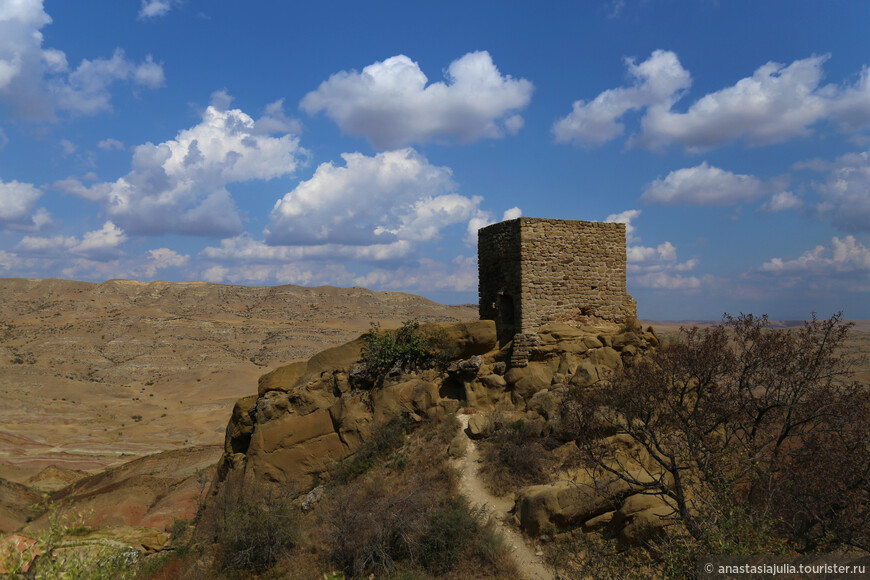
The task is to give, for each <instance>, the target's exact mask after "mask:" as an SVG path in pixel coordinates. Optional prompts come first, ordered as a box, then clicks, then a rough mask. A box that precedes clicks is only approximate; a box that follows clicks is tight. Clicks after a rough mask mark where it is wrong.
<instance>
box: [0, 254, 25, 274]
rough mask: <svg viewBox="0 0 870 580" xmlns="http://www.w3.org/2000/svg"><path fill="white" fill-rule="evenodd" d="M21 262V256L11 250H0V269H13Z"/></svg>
mask: <svg viewBox="0 0 870 580" xmlns="http://www.w3.org/2000/svg"><path fill="white" fill-rule="evenodd" d="M19 264H21V258H19V257H18V256H17V255H16V254H13V253H11V252H6V251H4V250H0V270H7V271H8V270H12V269H13V268H16V267H17V266H18V265H19Z"/></svg>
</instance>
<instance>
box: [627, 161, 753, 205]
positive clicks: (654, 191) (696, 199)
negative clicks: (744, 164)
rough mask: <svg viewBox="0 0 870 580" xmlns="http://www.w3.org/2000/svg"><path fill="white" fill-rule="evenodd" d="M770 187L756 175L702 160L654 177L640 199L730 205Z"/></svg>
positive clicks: (654, 201) (746, 200) (750, 199)
mask: <svg viewBox="0 0 870 580" xmlns="http://www.w3.org/2000/svg"><path fill="white" fill-rule="evenodd" d="M769 189H770V186H769V185H767V184H765V183H764V182H762V181H761V180H760V179H758V178H757V177H754V176H752V175H740V174H736V173H731V172H730V171H725V170H723V169H719V168H718V167H713V166H711V165H708V164H707V162H706V161H705V162H704V163H701V164H700V165H697V166H695V167H687V168H685V169H678V170H677V171H671V172H670V173H669V174H668V175H667V176H666V177H665V178H664V179H656V180H655V181H653V182H652V183H650V184H648V185H647V186H646V188H644V192H643V195H642V196H641V199H642V200H643V201H646V202H652V203H663V204H677V203H683V204H690V205H730V204H735V203H742V202H748V201H754V200H756V199H758V198H760V197H762V196H764V195H765V194H766V193H768V191H769Z"/></svg>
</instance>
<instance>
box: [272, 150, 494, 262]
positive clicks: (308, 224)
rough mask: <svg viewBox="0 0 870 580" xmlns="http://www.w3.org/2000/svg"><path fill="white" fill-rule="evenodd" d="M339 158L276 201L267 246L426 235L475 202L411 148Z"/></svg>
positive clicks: (463, 216)
mask: <svg viewBox="0 0 870 580" xmlns="http://www.w3.org/2000/svg"><path fill="white" fill-rule="evenodd" d="M342 158H343V159H344V162H345V166H344V167H336V166H335V165H333V164H332V163H323V164H321V165H320V166H319V167H318V168H317V170H316V171H315V173H314V175H313V176H312V177H311V179H309V180H307V181H303V182H302V183H300V184H299V185H298V186H297V187H296V188H295V189H294V190H293V191H291V192H290V193H288V194H286V195H285V196H284V197H283V198H282V199H281V200H279V201H278V202H277V203H276V204H275V207H274V209H273V210H272V212H271V214H270V219H269V225H268V227H267V228H266V230H265V232H264V234H265V237H266V241H267V242H268V243H269V244H273V245H323V244H349V245H370V244H384V243H390V242H393V241H395V240H404V241H425V240H431V239H434V238H435V237H437V236H438V235H439V233H440V231H441V229H443V228H444V227H446V226H448V225H451V224H454V223H458V222H461V221H465V220H467V219H469V218H470V217H471V216H472V214H473V213H474V212H475V211H476V209H477V207H478V205H479V204H480V201H481V198H479V197H473V198H468V197H464V196H461V195H458V194H456V193H453V190H454V189H455V188H456V184H455V183H454V182H453V179H452V177H451V171H450V169H449V168H447V167H438V166H435V165H431V164H430V163H429V162H428V161H427V160H426V158H424V157H423V156H422V155H420V154H419V153H417V152H416V151H414V150H413V149H411V148H406V149H400V150H397V151H386V152H383V153H378V154H377V155H375V156H374V157H368V156H366V155H363V154H362V153H344V154H342Z"/></svg>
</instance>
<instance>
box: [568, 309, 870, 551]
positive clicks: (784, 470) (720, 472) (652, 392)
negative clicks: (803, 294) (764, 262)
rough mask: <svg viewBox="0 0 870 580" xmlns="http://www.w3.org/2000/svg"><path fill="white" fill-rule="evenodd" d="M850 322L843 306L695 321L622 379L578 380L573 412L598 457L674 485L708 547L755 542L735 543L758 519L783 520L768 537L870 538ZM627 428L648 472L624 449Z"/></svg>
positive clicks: (861, 542)
mask: <svg viewBox="0 0 870 580" xmlns="http://www.w3.org/2000/svg"><path fill="white" fill-rule="evenodd" d="M850 326H851V325H850V324H846V323H844V322H843V320H842V315H841V314H836V315H834V316H833V317H831V318H830V319H827V320H818V319H816V318H815V316H813V319H812V321H810V322H807V323H806V324H805V325H804V326H803V327H802V328H800V329H796V330H789V331H783V330H773V329H770V328H769V327H768V320H767V317H764V316H763V317H761V318H756V317H753V316H752V315H741V316H739V317H737V318H732V317H730V316H727V315H726V317H725V319H724V322H723V324H722V325H721V326H718V327H715V328H712V329H705V330H699V329H697V328H692V329H688V330H686V329H682V330H681V333H680V339H679V340H677V341H673V342H671V343H670V344H668V345H666V346H664V347H663V348H661V349H660V350H659V351H658V352H657V353H656V354H655V355H654V356H653V357H651V358H644V359H640V360H638V361H637V362H635V363H633V364H627V365H626V368H625V371H624V372H623V373H621V374H620V375H618V376H617V377H615V378H614V380H613V382H612V383H610V384H601V385H597V386H594V387H591V388H587V389H575V390H574V391H572V392H571V394H570V396H569V398H568V404H566V405H565V408H564V413H565V415H566V416H565V417H563V424H564V425H567V426H569V427H570V428H571V429H573V430H574V435H575V436H576V437H577V441H578V444H579V445H580V447H581V448H582V449H583V450H584V452H585V454H586V457H587V458H588V459H589V460H590V461H591V462H592V463H593V464H595V465H596V466H597V467H600V468H601V469H604V470H606V471H609V472H610V473H612V474H614V475H615V476H617V477H620V478H622V479H623V480H625V481H627V482H628V483H630V484H631V485H632V486H635V487H637V488H640V489H643V490H645V491H646V492H647V493H659V494H662V495H664V496H667V497H669V498H670V499H672V500H673V501H674V503H675V505H676V506H677V508H678V512H679V518H680V520H681V521H682V523H683V524H685V528H686V530H687V531H688V533H689V535H690V536H691V538H692V539H693V541H694V542H696V543H700V544H701V547H702V548H701V549H710V548H713V547H714V546H713V545H712V544H717V543H718V544H719V545H718V546H716V549H717V550H719V552H718V553H741V552H743V551H744V550H747V549H751V547H749V546H745V545H742V544H740V543H739V542H737V543H735V541H736V539H737V538H741V537H742V536H741V534H740V533H737V531H739V530H741V529H743V530H747V529H750V528H752V529H762V530H766V531H767V532H769V533H767V534H765V535H763V536H761V537H759V538H757V542H756V543H757V544H759V545H756V547H755V549H759V548H761V547H764V546H765V545H768V546H769V545H776V544H777V542H779V541H780V540H781V539H782V538H786V539H788V540H790V541H791V542H792V543H793V545H794V546H795V547H796V548H797V549H798V550H801V551H812V550H819V549H832V548H834V547H836V546H838V545H839V546H842V545H850V546H856V547H860V548H863V549H868V548H870V545H868V543H867V529H868V526H867V523H868V513H870V485H868V464H870V452H868V434H870V433H868V422H870V417H868V414H867V405H868V403H867V400H868V389H867V387H866V386H863V385H860V384H858V383H849V382H847V379H848V378H849V377H850V376H851V373H852V361H851V360H849V359H848V358H847V357H845V356H844V355H843V354H842V351H841V346H842V344H843V341H844V340H845V338H846V336H847V334H848V330H849V328H850ZM613 433H616V434H620V435H622V436H627V437H628V438H629V439H630V440H631V441H633V442H634V443H635V444H636V448H637V449H639V450H640V451H639V452H637V453H635V454H634V456H632V457H630V458H629V459H631V460H633V461H635V462H636V463H638V464H640V465H645V466H646V468H647V471H646V473H643V474H641V476H637V471H634V472H632V471H630V470H629V469H627V468H626V467H627V466H626V464H625V461H624V460H623V461H620V460H618V459H616V458H617V457H618V456H617V454H616V449H614V448H613V447H612V446H611V445H610V444H608V443H607V441H608V440H606V439H604V438H603V437H604V436H606V435H610V434H613ZM832 476H833V478H832ZM729 529H731V530H735V533H730V532H728V530H729ZM729 534H730V537H731V539H730V540H729ZM771 535H773V537H771ZM777 537H778V538H780V540H777V539H776V538H777Z"/></svg>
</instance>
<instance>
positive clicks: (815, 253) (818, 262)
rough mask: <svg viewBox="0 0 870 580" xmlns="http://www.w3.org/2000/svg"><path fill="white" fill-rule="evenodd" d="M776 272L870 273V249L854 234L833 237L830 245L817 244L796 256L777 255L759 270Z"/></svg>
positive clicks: (783, 273) (810, 273)
mask: <svg viewBox="0 0 870 580" xmlns="http://www.w3.org/2000/svg"><path fill="white" fill-rule="evenodd" d="M758 270H759V271H761V272H764V273H767V274H775V275H806V274H809V275H822V276H823V275H829V274H844V273H865V274H868V273H870V248H867V247H866V246H864V245H863V244H862V243H861V242H859V241H857V240H856V239H855V238H854V237H853V236H846V237H845V238H843V239H842V240H841V239H840V238H837V237H835V238H833V239H832V240H831V245H830V247H825V246H816V247H815V248H813V249H812V250H808V251H806V252H804V253H803V254H802V255H801V256H799V257H797V258H792V259H783V258H773V259H772V260H770V261H768V262H765V263H764V264H762V265H761V267H760V268H759V269H758Z"/></svg>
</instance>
